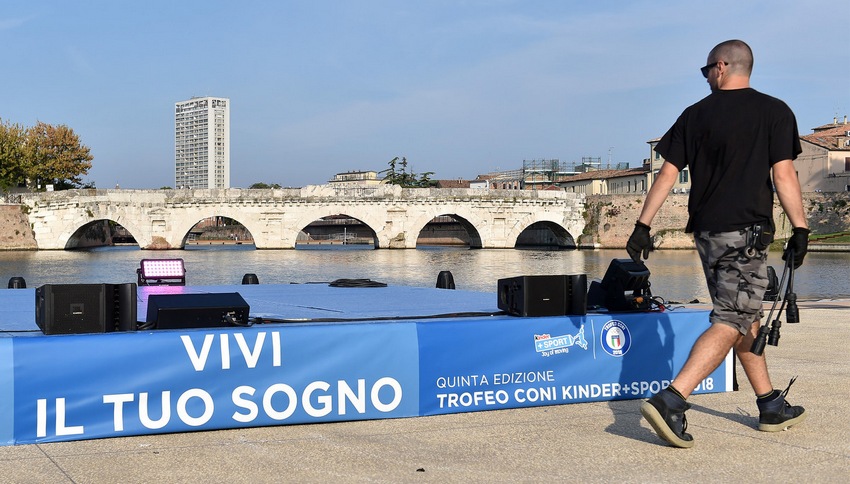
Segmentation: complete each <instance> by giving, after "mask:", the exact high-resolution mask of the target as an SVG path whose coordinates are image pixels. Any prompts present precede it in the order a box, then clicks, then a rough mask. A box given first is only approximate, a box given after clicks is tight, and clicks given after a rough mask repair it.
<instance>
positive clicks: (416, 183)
mask: <svg viewBox="0 0 850 484" xmlns="http://www.w3.org/2000/svg"><path fill="white" fill-rule="evenodd" d="M388 164H389V165H390V167H389V168H387V169H386V170H384V171H381V172H379V173H386V176H384V181H386V183H388V184H390V185H401V186H402V187H404V188H429V187H433V186H435V185H436V184H437V182H435V181H433V180H431V176H432V175H433V174H434V172H433V171H426V172H425V173H422V174H421V175H419V178H417V177H416V173H415V172H414V171H413V168H410V170H409V171H408V167H407V158H404V157H402V158H401V161H399V158H398V156H396V157H395V158H393V159H392V160H390V161H389V163H388Z"/></svg>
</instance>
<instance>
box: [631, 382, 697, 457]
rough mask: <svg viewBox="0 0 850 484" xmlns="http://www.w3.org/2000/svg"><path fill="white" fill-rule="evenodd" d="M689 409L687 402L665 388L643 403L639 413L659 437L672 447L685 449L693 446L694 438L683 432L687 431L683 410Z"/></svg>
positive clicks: (686, 421)
mask: <svg viewBox="0 0 850 484" xmlns="http://www.w3.org/2000/svg"><path fill="white" fill-rule="evenodd" d="M689 408H691V405H690V404H689V403H688V402H686V401H685V400H684V399H682V397H680V396H679V395H676V394H675V393H673V391H672V390H669V389H666V388H665V389H664V390H661V391H660V392H658V393H656V394H655V395H653V396H652V398H650V399H649V400H647V401H645V402H643V405H641V407H640V413H641V414H642V415H643V417H644V418H645V419H646V420H647V422H649V425H652V428H654V429H655V433H657V434H658V436H659V437H661V438H662V439H664V440H666V441H667V442H669V443H670V445H672V446H674V447H681V448H683V449H687V448H690V447H693V446H694V438H693V437H691V434H689V433H687V432H685V430H687V429H688V420H687V419H686V418H685V410H687V409H689Z"/></svg>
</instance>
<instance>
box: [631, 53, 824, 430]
mask: <svg viewBox="0 0 850 484" xmlns="http://www.w3.org/2000/svg"><path fill="white" fill-rule="evenodd" d="M752 67H753V53H752V50H751V49H750V47H749V46H748V45H747V44H746V43H744V42H742V41H740V40H729V41H726V42H722V43H720V44H718V45H717V46H715V47H714V48H713V49H712V50H711V52H709V54H708V62H707V63H706V65H705V67H703V68H702V69H701V71H702V75H703V76H704V77H705V78H706V80H707V82H708V84H709V86H710V87H711V94H709V95H708V96H707V97H705V98H704V99H702V100H701V101H699V102H698V103H696V104H694V105H692V106H690V107H688V108H687V109H685V111H684V112H683V113H682V114H681V115H680V116H679V118H678V119H677V120H676V123H675V124H674V125H673V126H672V127H671V128H670V130H669V131H667V133H666V134H665V135H664V136H663V137H662V138H661V141H659V142H658V145H657V146H656V151H657V152H658V153H659V154H661V155H662V156H663V157H664V159H665V160H666V161H665V162H664V164H663V165H662V167H661V170H660V171H659V173H658V176H657V177H656V179H655V182H654V183H653V185H652V187H651V188H650V190H649V193H648V194H647V196H646V200H645V202H644V206H643V209H642V210H641V214H640V217H639V218H638V220H637V222H636V224H635V229H634V232H633V233H632V235H631V237H630V238H629V241H628V244H627V247H626V250H627V251H628V253H629V256H631V258H632V259H634V260H635V261H640V260H641V255H642V256H643V258H644V259H645V258H647V256H648V255H649V250H650V249H651V246H652V242H651V239H650V235H649V233H650V224H651V223H652V219H653V218H654V217H655V215H656V213H657V212H658V210H659V209H660V208H661V206H662V205H663V204H664V201H665V200H666V199H667V195H668V194H669V193H670V189H671V188H672V186H673V184H674V183H675V181H676V179H677V177H678V175H679V171H681V170H682V169H683V168H685V167H688V168H689V170H690V173H691V182H692V183H691V192H690V198H689V200H688V214H689V219H688V225H687V227H686V232H689V233H691V232H692V233H693V235H694V241H695V242H696V247H697V251H698V253H699V255H700V259H701V261H702V266H703V270H704V272H705V278H706V283H707V285H708V290H709V294H710V295H711V300H712V304H713V310H712V311H711V315H710V316H709V320H710V322H711V326H710V327H709V328H708V329H707V330H706V331H705V332H704V333H703V334H702V335H701V336H700V337H699V338H698V339H697V341H696V342H695V343H694V346H693V348H691V352H690V355H689V356H688V359H687V361H686V362H685V364H684V366H683V367H682V369H681V371H680V372H679V374H678V375H676V377H675V378H674V379H673V381H672V383H671V384H670V386H669V387H667V388H666V389H664V390H662V391H661V392H659V393H657V394H656V395H654V396H653V397H652V398H650V399H649V400H648V401H646V402H644V404H643V405H642V407H641V413H642V414H643V416H644V417H645V418H646V419H647V421H649V423H650V424H651V425H652V427H653V428H654V429H655V431H656V432H657V433H658V435H659V436H660V437H661V438H663V439H664V440H666V441H667V442H669V443H670V444H671V445H673V446H676V447H692V446H693V437H691V435H690V434H688V433H687V432H686V429H687V420H686V419H685V411H686V410H687V409H689V408H690V404H688V403H687V401H686V400H687V398H688V396H690V394H691V392H692V391H693V390H694V388H696V386H697V385H698V384H699V383H700V382H701V381H702V380H703V379H704V378H706V377H707V376H708V375H709V374H710V373H711V372H712V371H714V370H715V369H716V368H717V367H718V366H719V365H720V363H722V361H723V359H724V358H725V357H726V355H727V354H728V353H729V350H730V349H732V348H734V349H735V350H736V353H737V355H738V358H739V359H740V361H741V365H742V366H743V367H744V371H745V373H746V375H747V378H748V379H749V380H750V383H751V385H752V387H753V390H754V391H755V393H756V397H757V398H756V403H757V406H758V409H759V430H763V431H768V432H771V431H778V430H784V429H785V428H787V427H790V426H792V425H795V424H797V423H800V422H802V421H803V420H804V419H805V417H806V411H805V410H804V409H803V407H799V406H791V405H790V404H788V403H787V402H786V401H785V396H786V395H787V393H788V388H786V389H785V390H784V391H782V392H780V391H779V390H775V389H774V388H773V384H772V383H771V381H770V377H769V375H768V371H767V364H766V361H765V358H764V356H763V355H756V354H754V353H752V352H750V348H751V347H752V344H753V340H754V339H755V337H756V336H757V334H758V330H759V326H760V322H759V319H760V317H761V307H762V299H763V298H764V293H765V290H766V289H767V285H768V278H767V246H768V245H769V244H770V242H771V240H772V236H773V191H774V188H775V190H776V194H777V195H778V197H779V202H780V204H781V205H782V208H783V210H784V211H785V214H786V215H787V216H788V220H789V221H790V222H791V224H792V226H793V235H792V236H791V238H790V239H789V241H788V245H787V247H786V249H785V253H784V254H783V256H782V258H783V260H787V259H788V258H789V257H791V258H792V259H793V260H792V262H791V263H792V264H793V265H794V267H795V268H796V267H799V266H800V265H801V264H802V263H803V257H804V256H805V255H806V250H807V246H808V235H809V230H808V224H807V222H806V217H805V214H804V211H803V201H802V194H801V189H800V183H799V181H798V180H797V173H796V171H795V169H794V163H793V160H794V159H795V158H796V157H797V155H798V154H800V152H801V151H802V150H801V148H800V139H799V136H798V132H797V121H796V119H795V118H794V114H793V113H792V112H791V110H790V108H788V106H787V105H786V104H785V103H784V102H782V101H780V100H779V99H776V98H773V97H770V96H767V95H765V94H762V93H760V92H758V91H756V90H754V89H752V88H751V87H750V73H751V72H752ZM771 174H772V176H773V177H772V178H773V180H772V182H771ZM788 386H789V388H790V386H791V385H790V384H789V385H788Z"/></svg>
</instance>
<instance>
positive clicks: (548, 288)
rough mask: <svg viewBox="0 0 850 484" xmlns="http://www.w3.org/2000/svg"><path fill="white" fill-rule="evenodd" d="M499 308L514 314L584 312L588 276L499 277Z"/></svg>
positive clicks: (532, 314)
mask: <svg viewBox="0 0 850 484" xmlns="http://www.w3.org/2000/svg"><path fill="white" fill-rule="evenodd" d="M498 297H499V301H498V303H499V309H501V310H502V311H505V312H507V313H508V314H512V315H514V316H564V315H567V314H575V315H582V314H586V313H587V276H586V275H585V274H578V275H555V276H519V277H511V278H508V279H499V281H498Z"/></svg>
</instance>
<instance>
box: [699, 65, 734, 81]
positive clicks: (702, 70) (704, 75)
mask: <svg viewBox="0 0 850 484" xmlns="http://www.w3.org/2000/svg"><path fill="white" fill-rule="evenodd" d="M721 62H723V61H716V62H712V63H711V64H708V65H707V66H705V67H700V68H699V71H700V72H702V77H704V78H706V79H708V71H710V70H711V68H712V67H715V66H717V64H719V63H721ZM723 65H724V66H728V65H729V63H728V62H723Z"/></svg>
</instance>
